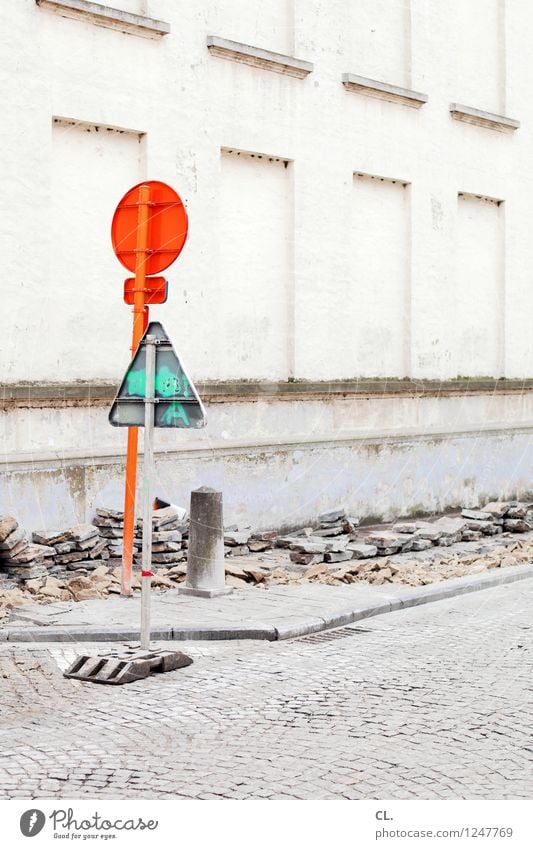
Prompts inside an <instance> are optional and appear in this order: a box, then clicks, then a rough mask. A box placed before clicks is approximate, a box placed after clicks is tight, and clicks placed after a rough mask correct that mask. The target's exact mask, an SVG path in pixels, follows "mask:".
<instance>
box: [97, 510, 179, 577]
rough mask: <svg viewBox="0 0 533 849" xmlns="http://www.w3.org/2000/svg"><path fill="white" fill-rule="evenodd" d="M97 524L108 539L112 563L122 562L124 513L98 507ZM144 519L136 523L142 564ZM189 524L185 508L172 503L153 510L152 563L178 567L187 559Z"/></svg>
mask: <svg viewBox="0 0 533 849" xmlns="http://www.w3.org/2000/svg"><path fill="white" fill-rule="evenodd" d="M93 524H94V526H95V527H96V528H97V530H98V533H99V534H100V536H101V537H102V538H103V540H104V545H105V547H106V550H107V553H108V557H110V559H111V565H113V566H114V565H120V563H121V561H122V553H123V550H124V512H123V511H121V510H113V509H111V508H108V507H97V508H96V516H95V518H94V520H93ZM142 529H143V521H142V519H137V520H136V522H135V537H134V541H133V542H134V547H133V554H134V563H135V564H136V565H139V566H140V565H141V552H142ZM188 536H189V525H188V521H187V513H186V511H185V510H184V509H183V508H182V507H174V506H172V505H170V506H168V507H163V508H160V509H158V510H154V511H153V513H152V563H153V564H157V565H159V564H165V565H167V566H176V565H177V564H178V563H181V562H182V561H183V560H186V559H187V545H188Z"/></svg>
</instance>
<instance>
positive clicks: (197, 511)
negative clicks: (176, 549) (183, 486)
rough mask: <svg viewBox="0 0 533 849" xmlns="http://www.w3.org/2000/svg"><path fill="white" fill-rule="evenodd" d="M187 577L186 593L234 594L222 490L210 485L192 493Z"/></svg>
mask: <svg viewBox="0 0 533 849" xmlns="http://www.w3.org/2000/svg"><path fill="white" fill-rule="evenodd" d="M190 516H191V518H190V526H189V554H188V558H187V579H186V582H185V586H184V587H181V588H180V592H181V593H183V594H184V595H196V596H203V597H204V598H212V597H213V596H218V595H226V594H228V593H231V591H232V589H231V587H226V585H225V584H226V573H225V569H224V522H223V516H222V493H221V492H217V490H216V489H211V487H209V486H202V487H200V489H195V490H194V491H193V492H191V511H190Z"/></svg>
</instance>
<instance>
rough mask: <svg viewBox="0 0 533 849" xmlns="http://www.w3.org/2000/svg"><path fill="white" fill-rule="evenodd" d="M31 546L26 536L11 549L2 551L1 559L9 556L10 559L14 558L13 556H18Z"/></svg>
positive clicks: (0, 552) (0, 553)
mask: <svg viewBox="0 0 533 849" xmlns="http://www.w3.org/2000/svg"><path fill="white" fill-rule="evenodd" d="M29 547H30V543H29V541H28V540H27V539H26V538H24V539H22V540H21V541H20V542H17V544H16V545H15V546H13V548H12V549H11V551H0V559H1V560H4V559H6V558H7V559H8V560H13V558H15V557H17V555H19V554H23V553H24V552H25V551H26V550H27V549H28V548H29Z"/></svg>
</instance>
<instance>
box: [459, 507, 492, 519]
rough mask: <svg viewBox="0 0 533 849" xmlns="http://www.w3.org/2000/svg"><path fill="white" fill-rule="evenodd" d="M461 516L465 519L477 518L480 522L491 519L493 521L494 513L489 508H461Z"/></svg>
mask: <svg viewBox="0 0 533 849" xmlns="http://www.w3.org/2000/svg"><path fill="white" fill-rule="evenodd" d="M461 516H462V517H463V519H476V520H478V521H480V522H483V521H487V520H490V521H492V513H490V512H488V511H487V510H466V509H465V510H461Z"/></svg>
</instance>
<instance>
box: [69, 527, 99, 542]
mask: <svg viewBox="0 0 533 849" xmlns="http://www.w3.org/2000/svg"><path fill="white" fill-rule="evenodd" d="M67 533H68V535H69V539H71V540H73V541H74V542H78V543H83V542H86V541H87V540H90V539H92V538H93V537H98V528H96V527H95V526H94V525H90V524H89V523H88V522H82V523H81V524H79V525H74V527H72V528H69V529H68V531H67Z"/></svg>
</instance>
